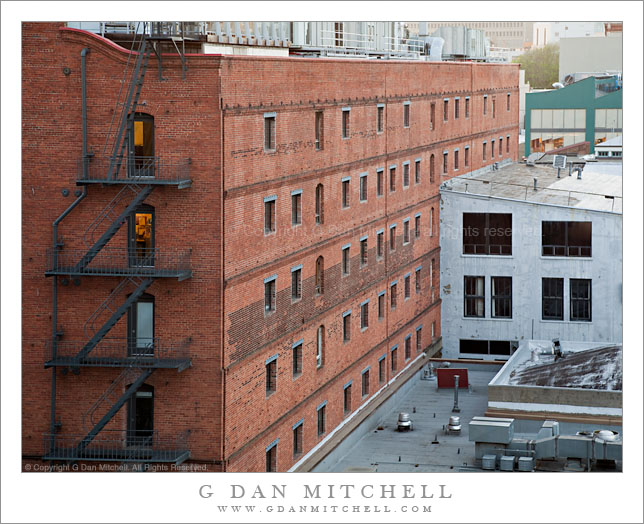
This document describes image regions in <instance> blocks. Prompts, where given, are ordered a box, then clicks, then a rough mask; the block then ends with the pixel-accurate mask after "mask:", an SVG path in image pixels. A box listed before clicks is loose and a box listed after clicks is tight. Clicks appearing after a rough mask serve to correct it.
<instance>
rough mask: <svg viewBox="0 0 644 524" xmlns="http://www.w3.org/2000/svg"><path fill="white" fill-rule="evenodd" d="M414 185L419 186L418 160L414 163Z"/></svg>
mask: <svg viewBox="0 0 644 524" xmlns="http://www.w3.org/2000/svg"><path fill="white" fill-rule="evenodd" d="M414 184H420V159H419V158H418V159H416V161H415V162H414Z"/></svg>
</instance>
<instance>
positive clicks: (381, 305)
mask: <svg viewBox="0 0 644 524" xmlns="http://www.w3.org/2000/svg"><path fill="white" fill-rule="evenodd" d="M383 318H385V292H384V291H381V292H380V293H378V320H382V319H383Z"/></svg>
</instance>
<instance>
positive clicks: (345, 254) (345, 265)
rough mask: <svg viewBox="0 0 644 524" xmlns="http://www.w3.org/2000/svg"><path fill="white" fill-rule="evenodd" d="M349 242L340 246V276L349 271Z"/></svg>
mask: <svg viewBox="0 0 644 524" xmlns="http://www.w3.org/2000/svg"><path fill="white" fill-rule="evenodd" d="M350 248H351V244H347V245H346V246H344V247H343V248H342V276H346V275H348V274H349V273H350V272H351V257H350V254H349V249H350Z"/></svg>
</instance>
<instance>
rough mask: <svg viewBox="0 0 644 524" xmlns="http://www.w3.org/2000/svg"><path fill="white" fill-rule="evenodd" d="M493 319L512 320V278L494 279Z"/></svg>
mask: <svg viewBox="0 0 644 524" xmlns="http://www.w3.org/2000/svg"><path fill="white" fill-rule="evenodd" d="M492 317H493V318H512V277H492Z"/></svg>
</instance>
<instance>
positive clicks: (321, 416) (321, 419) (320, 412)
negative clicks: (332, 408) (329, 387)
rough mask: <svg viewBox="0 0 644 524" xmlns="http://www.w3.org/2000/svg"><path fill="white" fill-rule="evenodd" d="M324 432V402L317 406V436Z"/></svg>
mask: <svg viewBox="0 0 644 524" xmlns="http://www.w3.org/2000/svg"><path fill="white" fill-rule="evenodd" d="M325 433H326V402H325V403H324V404H323V405H321V406H319V407H318V437H320V436H322V435H324V434H325Z"/></svg>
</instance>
